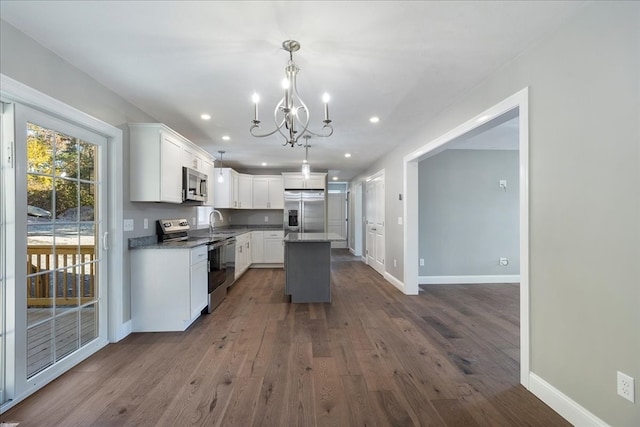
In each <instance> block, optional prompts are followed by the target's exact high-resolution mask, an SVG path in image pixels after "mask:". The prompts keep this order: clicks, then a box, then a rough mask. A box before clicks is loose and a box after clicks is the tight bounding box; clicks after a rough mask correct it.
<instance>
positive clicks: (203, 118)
mask: <svg viewBox="0 0 640 427" xmlns="http://www.w3.org/2000/svg"><path fill="white" fill-rule="evenodd" d="M200 118H201V119H202V120H211V116H210V115H208V114H206V113H205V114H200Z"/></svg>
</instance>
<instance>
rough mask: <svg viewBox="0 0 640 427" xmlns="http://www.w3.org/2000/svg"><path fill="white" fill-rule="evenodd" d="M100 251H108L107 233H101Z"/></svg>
mask: <svg viewBox="0 0 640 427" xmlns="http://www.w3.org/2000/svg"><path fill="white" fill-rule="evenodd" d="M102 249H104V250H105V251H108V250H109V232H108V231H105V232H104V233H102Z"/></svg>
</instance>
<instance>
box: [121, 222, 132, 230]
mask: <svg viewBox="0 0 640 427" xmlns="http://www.w3.org/2000/svg"><path fill="white" fill-rule="evenodd" d="M123 228H124V231H133V220H132V219H125V220H124V224H123Z"/></svg>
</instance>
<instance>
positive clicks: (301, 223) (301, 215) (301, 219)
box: [298, 199, 305, 233]
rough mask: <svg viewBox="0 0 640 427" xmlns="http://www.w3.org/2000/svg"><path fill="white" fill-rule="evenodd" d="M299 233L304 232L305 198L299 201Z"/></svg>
mask: <svg viewBox="0 0 640 427" xmlns="http://www.w3.org/2000/svg"><path fill="white" fill-rule="evenodd" d="M298 209H299V210H298V227H299V228H298V233H304V232H305V230H304V200H302V199H300V201H299V202H298Z"/></svg>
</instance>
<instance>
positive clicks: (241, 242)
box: [235, 233, 251, 279]
mask: <svg viewBox="0 0 640 427" xmlns="http://www.w3.org/2000/svg"><path fill="white" fill-rule="evenodd" d="M250 265H251V233H245V234H241V235H239V236H237V237H236V269H235V271H236V272H235V279H237V278H238V277H240V276H242V275H243V274H244V272H245V271H247V268H249V266H250Z"/></svg>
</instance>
